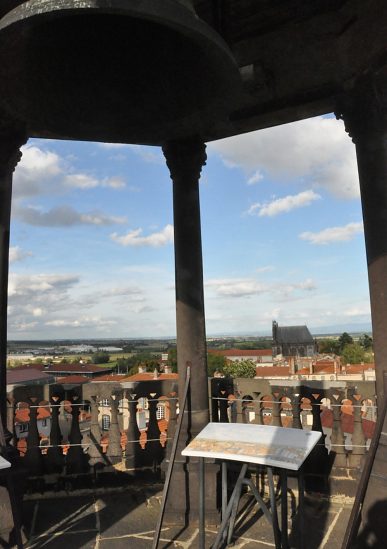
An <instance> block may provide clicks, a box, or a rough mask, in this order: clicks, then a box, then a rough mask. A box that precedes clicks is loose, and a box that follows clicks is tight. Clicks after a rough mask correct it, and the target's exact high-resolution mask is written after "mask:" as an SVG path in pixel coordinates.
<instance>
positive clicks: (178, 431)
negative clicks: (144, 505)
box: [152, 363, 204, 549]
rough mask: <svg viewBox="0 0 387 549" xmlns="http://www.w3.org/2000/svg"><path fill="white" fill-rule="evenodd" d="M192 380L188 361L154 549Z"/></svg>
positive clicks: (158, 537) (156, 543) (161, 521)
mask: <svg viewBox="0 0 387 549" xmlns="http://www.w3.org/2000/svg"><path fill="white" fill-rule="evenodd" d="M190 380H191V364H189V363H187V369H186V378H185V387H184V394H183V400H182V406H181V410H179V419H178V420H177V425H176V430H175V435H174V437H173V444H172V449H171V455H170V457H169V464H168V470H167V475H166V477H165V483H164V490H163V496H162V502H161V511H160V515H159V519H158V521H157V525H156V530H155V533H154V536H153V543H152V549H157V547H158V545H159V540H160V532H161V526H162V523H163V518H164V513H165V506H166V503H167V497H168V490H169V485H170V482H171V476H172V470H173V465H174V462H175V457H176V450H177V444H178V442H179V435H180V431H181V425H182V422H183V416H184V410H185V406H186V403H187V396H188V390H189V386H190ZM203 485H204V483H203ZM203 493H204V487H203ZM203 509H204V505H203Z"/></svg>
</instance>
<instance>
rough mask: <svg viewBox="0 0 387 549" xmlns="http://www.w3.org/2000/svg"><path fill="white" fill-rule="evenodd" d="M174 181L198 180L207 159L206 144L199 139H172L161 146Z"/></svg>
mask: <svg viewBox="0 0 387 549" xmlns="http://www.w3.org/2000/svg"><path fill="white" fill-rule="evenodd" d="M163 153H164V156H165V159H166V162H167V166H168V169H169V171H170V174H171V179H172V181H173V182H174V183H177V182H180V181H181V182H183V183H184V181H198V180H199V178H200V174H201V171H202V167H203V166H204V165H205V163H206V160H207V155H206V145H205V144H204V143H203V142H202V141H200V140H194V139H193V140H185V141H172V142H169V143H166V144H165V145H164V146H163Z"/></svg>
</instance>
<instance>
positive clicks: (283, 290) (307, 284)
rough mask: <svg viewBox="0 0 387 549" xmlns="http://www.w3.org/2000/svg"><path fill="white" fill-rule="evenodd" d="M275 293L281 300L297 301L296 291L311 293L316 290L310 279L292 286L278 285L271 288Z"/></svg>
mask: <svg viewBox="0 0 387 549" xmlns="http://www.w3.org/2000/svg"><path fill="white" fill-rule="evenodd" d="M273 289H274V291H275V292H279V294H280V295H281V299H284V298H286V299H290V300H292V299H299V295H300V294H299V292H298V290H301V291H305V292H311V291H313V290H316V289H317V286H316V283H315V282H314V281H313V280H312V279H311V278H307V279H305V280H303V281H301V282H295V283H292V284H279V285H277V286H274V287H273Z"/></svg>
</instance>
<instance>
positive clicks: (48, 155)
mask: <svg viewBox="0 0 387 549" xmlns="http://www.w3.org/2000/svg"><path fill="white" fill-rule="evenodd" d="M21 152H22V157H21V160H20V162H19V164H18V165H17V167H16V170H15V174H14V178H13V198H20V197H25V196H34V195H38V194H40V193H41V192H42V191H43V188H44V184H45V183H47V181H48V180H51V179H53V178H55V177H57V176H59V175H60V174H61V173H62V172H63V169H64V168H63V161H62V159H61V158H60V157H59V156H58V155H57V154H56V153H54V152H51V151H45V150H43V149H40V148H39V147H36V146H33V145H25V146H24V147H22V148H21Z"/></svg>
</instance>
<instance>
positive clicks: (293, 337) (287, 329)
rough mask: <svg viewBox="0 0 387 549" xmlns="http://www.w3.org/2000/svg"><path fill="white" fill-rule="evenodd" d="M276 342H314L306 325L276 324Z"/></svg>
mask: <svg viewBox="0 0 387 549" xmlns="http://www.w3.org/2000/svg"><path fill="white" fill-rule="evenodd" d="M276 342H277V343H280V344H281V343H282V344H283V343H303V344H305V343H311V344H313V343H314V340H313V337H312V334H311V333H310V331H309V330H308V328H307V327H306V326H281V327H280V326H278V327H277V334H276Z"/></svg>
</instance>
